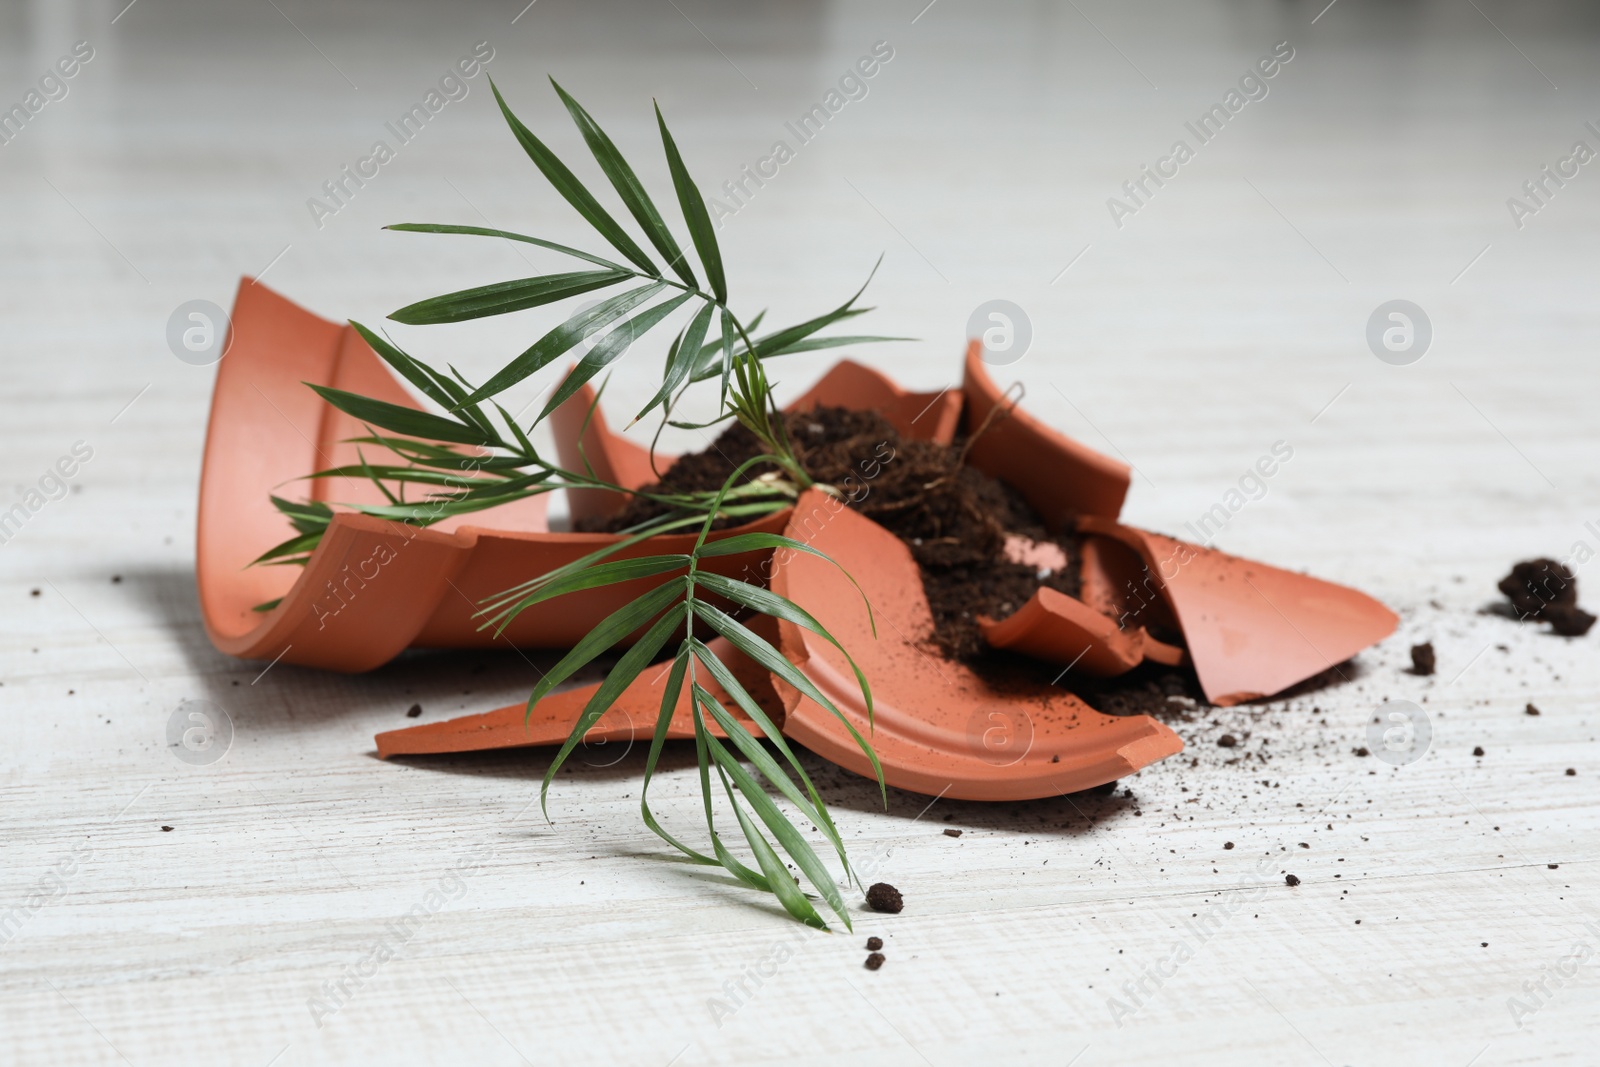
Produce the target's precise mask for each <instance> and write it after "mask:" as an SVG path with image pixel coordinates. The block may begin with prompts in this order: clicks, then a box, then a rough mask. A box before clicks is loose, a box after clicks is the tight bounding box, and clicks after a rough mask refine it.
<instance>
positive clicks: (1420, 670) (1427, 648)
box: [1411, 641, 1438, 675]
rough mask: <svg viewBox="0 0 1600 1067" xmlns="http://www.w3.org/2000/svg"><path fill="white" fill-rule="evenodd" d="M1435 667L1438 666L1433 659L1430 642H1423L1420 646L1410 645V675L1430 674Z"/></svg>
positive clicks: (1431, 643)
mask: <svg viewBox="0 0 1600 1067" xmlns="http://www.w3.org/2000/svg"><path fill="white" fill-rule="evenodd" d="M1437 666H1438V664H1437V661H1436V660H1435V659H1434V655H1433V642H1432V641H1424V642H1423V643H1422V644H1420V645H1412V646H1411V673H1412V674H1423V675H1427V674H1432V673H1433V671H1434V668H1435V667H1437Z"/></svg>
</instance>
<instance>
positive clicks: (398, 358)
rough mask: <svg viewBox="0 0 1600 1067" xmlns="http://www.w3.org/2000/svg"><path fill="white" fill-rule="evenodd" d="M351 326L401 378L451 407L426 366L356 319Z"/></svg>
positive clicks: (438, 402) (446, 394) (448, 398)
mask: <svg viewBox="0 0 1600 1067" xmlns="http://www.w3.org/2000/svg"><path fill="white" fill-rule="evenodd" d="M350 325H351V326H352V327H354V328H355V331H356V333H358V334H360V335H361V337H362V340H364V341H366V342H367V344H369V345H371V346H372V350H373V351H374V352H376V353H377V354H378V356H379V358H380V359H382V360H383V361H384V362H385V363H387V364H389V366H391V367H393V368H394V369H395V370H396V371H397V372H399V374H400V376H401V377H403V378H404V379H405V380H406V381H408V382H410V383H411V384H412V385H414V386H416V387H417V388H418V389H420V390H422V392H423V393H424V394H425V395H426V396H427V397H428V399H430V400H432V401H434V402H435V403H437V404H442V405H444V406H445V407H449V406H450V404H451V399H450V395H449V393H448V392H447V391H445V390H443V389H440V388H439V386H438V383H436V382H435V381H434V380H433V378H432V376H430V375H429V374H428V370H427V368H426V367H425V366H424V365H422V364H421V363H418V362H417V361H416V360H415V359H412V358H411V357H410V356H408V355H407V354H406V353H404V352H402V351H401V350H400V349H399V348H397V347H396V346H395V345H393V344H391V343H390V342H389V340H388V338H386V337H383V336H381V335H380V334H377V333H375V332H373V331H372V330H369V329H367V328H366V327H365V326H363V325H361V323H359V322H356V321H355V320H354V319H352V320H350Z"/></svg>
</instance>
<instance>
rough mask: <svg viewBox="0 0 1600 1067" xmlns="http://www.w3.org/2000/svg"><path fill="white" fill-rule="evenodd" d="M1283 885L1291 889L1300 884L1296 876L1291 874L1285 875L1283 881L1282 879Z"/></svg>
mask: <svg viewBox="0 0 1600 1067" xmlns="http://www.w3.org/2000/svg"><path fill="white" fill-rule="evenodd" d="M1283 884H1284V885H1287V886H1289V887H1290V888H1293V887H1295V886H1297V885H1299V884H1300V879H1299V878H1298V877H1297V876H1295V875H1292V874H1289V875H1285V876H1284V879H1283Z"/></svg>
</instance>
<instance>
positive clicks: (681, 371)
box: [633, 304, 717, 422]
mask: <svg viewBox="0 0 1600 1067" xmlns="http://www.w3.org/2000/svg"><path fill="white" fill-rule="evenodd" d="M716 310H717V308H716V305H715V304H705V305H702V306H701V308H700V310H699V311H697V312H695V315H694V318H692V319H690V320H689V325H688V327H687V329H686V330H685V331H684V333H683V336H682V337H681V338H680V340H679V341H678V343H676V344H674V345H673V348H672V352H671V353H670V354H669V356H668V359H667V367H666V373H665V375H664V376H663V378H662V381H661V389H660V390H659V391H658V392H657V393H656V395H655V396H653V397H651V399H650V402H649V403H648V404H646V405H645V406H644V407H643V408H641V409H640V411H639V414H637V415H635V416H634V418H633V421H634V422H638V421H639V420H640V419H642V418H644V417H645V416H646V415H648V414H649V413H650V411H651V410H652V409H653V408H655V407H656V406H657V405H659V404H663V403H665V402H666V400H667V398H668V397H669V396H671V395H672V394H673V393H674V392H675V391H676V390H677V388H678V386H680V385H682V384H683V383H684V380H685V379H686V378H688V377H689V372H690V371H691V370H693V369H694V353H696V352H698V351H700V345H701V343H702V342H703V341H704V340H705V336H706V331H707V330H709V329H710V328H711V316H712V313H714V312H715V311H716Z"/></svg>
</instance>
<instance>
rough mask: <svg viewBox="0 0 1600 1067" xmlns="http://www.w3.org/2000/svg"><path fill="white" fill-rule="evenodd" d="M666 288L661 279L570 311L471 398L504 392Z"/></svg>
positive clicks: (477, 399)
mask: <svg viewBox="0 0 1600 1067" xmlns="http://www.w3.org/2000/svg"><path fill="white" fill-rule="evenodd" d="M665 288H666V285H665V284H664V283H662V282H651V283H650V284H648V285H641V286H639V287H638V288H636V289H629V290H628V291H627V292H625V293H619V294H618V295H616V296H613V297H609V298H607V299H606V300H603V301H601V302H600V303H599V304H596V305H595V306H594V307H592V308H589V309H588V310H587V311H580V312H577V313H575V314H573V315H572V316H570V317H569V318H568V319H567V320H566V321H565V322H563V323H562V324H561V325H559V326H557V327H556V328H555V329H553V330H551V331H550V332H549V333H547V334H545V335H544V336H543V337H541V338H539V339H538V340H537V341H535V342H534V343H533V344H532V345H530V346H529V347H528V349H527V350H526V351H524V352H523V353H522V354H521V355H520V356H518V357H517V358H516V359H514V360H512V361H511V362H510V363H508V364H506V365H505V366H504V367H502V368H500V370H499V371H498V372H497V373H496V374H495V375H494V377H492V378H490V379H489V380H488V381H487V382H484V383H483V384H482V385H481V386H479V387H478V389H477V391H476V392H474V393H473V394H472V396H471V398H470V399H472V400H473V401H479V400H485V399H487V398H489V397H491V396H494V395H496V394H498V393H503V392H505V391H506V390H507V389H509V388H511V387H512V386H513V385H516V384H517V383H518V382H520V381H522V380H523V379H524V378H527V377H529V376H530V375H533V374H536V373H538V372H539V371H540V370H543V369H544V368H545V367H546V366H548V365H549V364H550V363H551V362H553V361H554V360H556V359H557V358H559V357H560V356H561V355H562V354H563V353H565V352H568V351H570V350H571V349H572V348H573V347H574V346H576V345H578V344H579V343H580V342H582V341H583V339H584V337H585V336H586V335H587V334H588V333H589V331H591V330H596V329H599V328H600V327H602V326H605V325H606V324H607V323H610V322H612V321H614V320H616V319H618V318H621V317H622V316H623V315H626V314H627V313H628V312H629V311H632V310H633V309H634V308H636V307H638V306H639V305H640V304H642V303H644V302H645V301H646V300H649V299H650V298H651V297H653V296H655V295H656V294H657V293H659V292H661V291H662V290H663V289H665Z"/></svg>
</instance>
